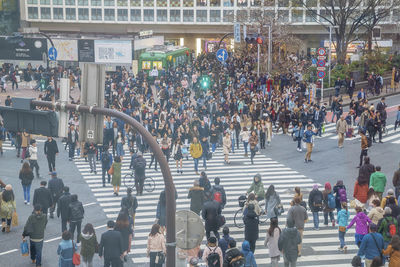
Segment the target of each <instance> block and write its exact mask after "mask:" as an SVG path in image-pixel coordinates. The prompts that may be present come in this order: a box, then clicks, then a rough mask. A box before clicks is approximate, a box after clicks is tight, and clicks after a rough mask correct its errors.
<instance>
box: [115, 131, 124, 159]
mask: <svg viewBox="0 0 400 267" xmlns="http://www.w3.org/2000/svg"><path fill="white" fill-rule="evenodd" d="M115 143H116V153H117V157H123V156H124V155H125V151H124V144H125V137H124V136H123V135H122V133H121V132H120V131H118V134H117V136H116V138H115Z"/></svg>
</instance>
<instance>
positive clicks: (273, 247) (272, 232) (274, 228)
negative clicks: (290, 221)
mask: <svg viewBox="0 0 400 267" xmlns="http://www.w3.org/2000/svg"><path fill="white" fill-rule="evenodd" d="M280 235H281V229H280V228H279V226H278V219H277V218H271V226H270V227H269V229H268V230H267V236H266V237H265V241H264V246H266V247H268V250H269V256H270V258H271V266H272V267H278V262H279V260H280V257H281V253H280V251H279V248H278V241H279V236H280Z"/></svg>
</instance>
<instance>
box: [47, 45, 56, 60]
mask: <svg viewBox="0 0 400 267" xmlns="http://www.w3.org/2000/svg"><path fill="white" fill-rule="evenodd" d="M48 57H49V59H50V60H52V61H56V60H57V49H56V48H55V47H54V46H52V47H50V48H49V52H48Z"/></svg>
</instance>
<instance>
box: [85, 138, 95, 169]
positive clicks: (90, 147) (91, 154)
mask: <svg viewBox="0 0 400 267" xmlns="http://www.w3.org/2000/svg"><path fill="white" fill-rule="evenodd" d="M85 150H86V153H87V158H88V161H89V167H90V173H94V174H97V171H96V154H97V147H96V145H95V143H93V142H86V143H85Z"/></svg>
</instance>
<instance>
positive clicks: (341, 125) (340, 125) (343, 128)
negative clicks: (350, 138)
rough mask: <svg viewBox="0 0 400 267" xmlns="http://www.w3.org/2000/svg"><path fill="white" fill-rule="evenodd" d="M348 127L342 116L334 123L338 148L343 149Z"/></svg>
mask: <svg viewBox="0 0 400 267" xmlns="http://www.w3.org/2000/svg"><path fill="white" fill-rule="evenodd" d="M348 129H349V126H348V125H347V121H346V120H345V119H344V116H341V117H340V120H338V121H337V122H336V133H337V134H338V147H339V148H343V143H344V135H345V134H346V132H347V130H348Z"/></svg>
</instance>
